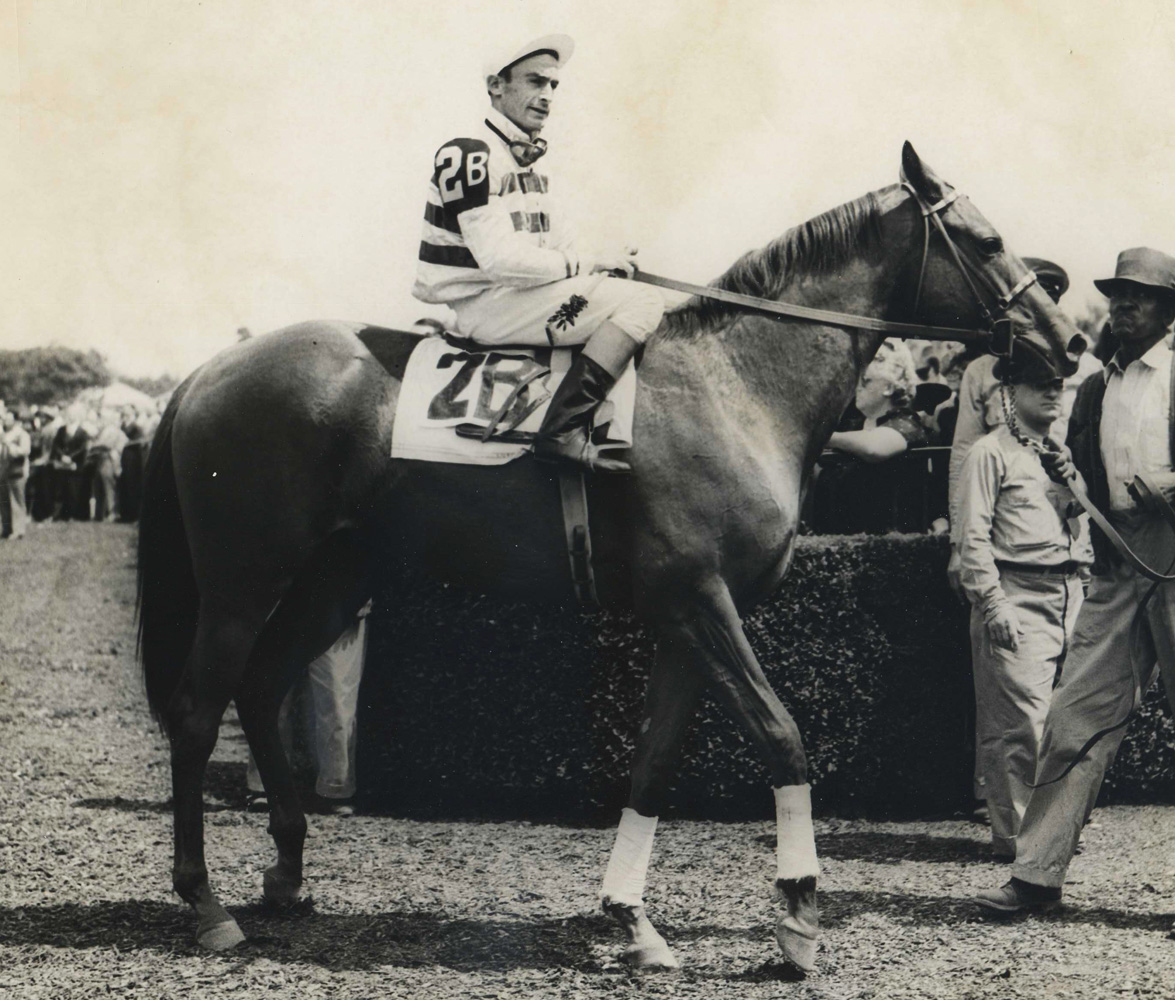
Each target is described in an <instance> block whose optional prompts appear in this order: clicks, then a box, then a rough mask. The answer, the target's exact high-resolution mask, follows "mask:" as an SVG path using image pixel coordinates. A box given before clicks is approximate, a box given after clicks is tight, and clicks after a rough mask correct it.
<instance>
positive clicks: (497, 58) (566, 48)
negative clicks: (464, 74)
mask: <svg viewBox="0 0 1175 1000" xmlns="http://www.w3.org/2000/svg"><path fill="white" fill-rule="evenodd" d="M574 51H575V41H574V39H572V37H571V36H570V35H541V36H539V37H538V38H532V39H531V40H530V41H529V42H527V43H526V44H525V45H521V46H519V45H514V44H513V43H509V44H505V45H498V46H496V47H495V48H494V50H493V51H492V52H487V53H486V58H485V62H483V63H482V75H483V76H497V75H498V74H499V73H501V72H502V70H504V69H506V68H507V67H508V66H513V65H514V64H515V63H516V62H522V60H523V59H525V58H526V57H527V56H530V55H534V54H535V53H536V52H554V53H555V58H556V59H558V60H559V65H560V66H566V65H567V63H568V61H569V60H570V59H571V54H572V53H573V52H574Z"/></svg>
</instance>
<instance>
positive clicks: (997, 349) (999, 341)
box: [901, 178, 1036, 357]
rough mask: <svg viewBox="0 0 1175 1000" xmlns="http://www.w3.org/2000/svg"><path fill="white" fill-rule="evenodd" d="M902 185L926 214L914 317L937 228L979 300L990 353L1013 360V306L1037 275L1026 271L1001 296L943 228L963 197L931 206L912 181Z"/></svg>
mask: <svg viewBox="0 0 1175 1000" xmlns="http://www.w3.org/2000/svg"><path fill="white" fill-rule="evenodd" d="M901 183H902V188H903V189H904V190H906V191H907V192H908V193H909V194H910V197H912V198H913V199H914V202H915V203H916V204H917V206H918V208H919V210H920V211H921V213H922V263H921V264H920V265H919V268H918V284H917V286H916V289H915V292H914V312H913V315H914V316H915V317H917V315H918V311H919V309H920V308H921V305H922V286H923V283H924V282H925V279H926V263H927V261H928V260H929V258H930V228H931V225H932V224H933V226H934V228H935V229H937V230H938V233H939V235H940V236H941V237H942V239H943V243H945V244H946V248H947V250H948V251H949V252H950V255H951V259H952V260H953V261H954V262H955V267H956V268H957V269H958V271H959V273H960V274H961V275H962V276H963V280H964V281H966V282H967V287H968V288H969V289H970V290H971V296H972V298H973V299H974V300H975V306H976V308H977V309H978V310H979V315H980V318H981V319H982V321H983V323H984V325H985V327H986V330H987V334H988V338H989V339H988V349H989V350H990V351H991V353H992V354H995V355H998V356H1001V357H1010V356H1011V353H1012V338H1013V332H1012V322H1011V320H1010V319H1008V316H1007V313H1008V310H1009V309H1010V308H1011V307H1012V305H1013V303H1015V301H1016V300H1017V299H1018V298H1019V297H1020V296H1021V295H1023V294H1024V293H1025V292H1026V291H1027V290H1028V289H1029V288H1031V287H1032V286H1033V285H1034V284H1036V272H1035V271H1032V270H1029V269H1025V271H1024V274H1023V276H1021V278H1020V280H1019V281H1017V282H1016V284H1014V285H1013V286H1012V287H1011V288H1010V289H1008V290H1007V291H1006V292H1001V291H999V290H998V288H995V287H992V286H993V284H994V283H993V282H992V281H991V279H990V278H989V277H988V276H987V275H986V274H985V273H984V272H983V271H981V270H979V269H978V268H975V267H974V266H973V265H972V264H970V263H969V262H968V261H967V260H966V258H964V257H963V255H962V254H961V253H959V248H958V246H957V245H956V244H955V241H954V240H952V239H951V234H950V233H948V232H947V227H946V226H945V225H944V224H943V221H942V219H941V217H940V215H941V213H942V212H944V211H946V210H947V209H948V208H949V207H950V206H951V205H953V204H954V203H955V202H956V201H958V200H959V198H960V197H961V196H960V194H959V192H958V191H952V192H951V193H950V194H948V195H946V196H945V197H943V198H941V199H940V200H939V201H936V202H935V203H934V204H933V205H931V204H928V203H927V202H926V200H925V199H924V198H923V197H922V195H921V194H919V193H918V191H917V190H916V189H915V188H914V186H913V185H912V184H910V183H909V181H907V180H905V179H904V178H903V179H902V182H901ZM977 282H979V283H983V284H985V285H987V286H988V292H989V294H990V295H991V296H992V298H993V299H994V301H995V308H996V311H995V312H994V313H993V312H992V311H991V310H990V309H989V308H988V307H987V303H986V302H984V301H983V296H982V295H981V294H980V292H979V288H978V285H977Z"/></svg>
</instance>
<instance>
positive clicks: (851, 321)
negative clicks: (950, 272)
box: [632, 178, 1036, 357]
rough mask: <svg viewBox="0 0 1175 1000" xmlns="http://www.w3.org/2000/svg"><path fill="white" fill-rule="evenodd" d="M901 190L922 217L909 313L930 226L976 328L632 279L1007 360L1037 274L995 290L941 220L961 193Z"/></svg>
mask: <svg viewBox="0 0 1175 1000" xmlns="http://www.w3.org/2000/svg"><path fill="white" fill-rule="evenodd" d="M901 186H902V188H903V189H904V190H905V191H907V192H908V193H909V194H910V196H911V197H912V198H913V199H914V202H915V204H916V205H917V206H918V209H919V211H920V212H921V213H922V223H923V235H922V262H921V264H920V265H919V268H918V284H917V287H916V291H915V296H914V309H913V314H912V315H913V316H914V317H915V319H917V316H918V312H919V310H920V309H921V305H922V289H923V285H924V282H925V278H926V266H927V261H928V260H929V257H930V230H931V226H932V225H933V226H934V228H935V229H936V230H937V231H938V233H939V234H940V235H941V236H942V238H943V242H944V243H945V244H946V247H947V250H948V251H949V252H950V255H951V259H952V260H953V261H954V263H955V267H956V268H957V269H958V271H959V273H960V274H961V275H962V276H963V280H964V281H966V283H967V287H968V288H969V289H970V291H971V296H972V298H973V299H974V300H975V305H976V308H977V309H978V311H979V316H980V319H981V321H982V324H983V325H982V326H980V327H977V328H966V327H950V326H933V325H930V324H926V323H918V322H911V323H904V322H899V321H896V320H887V319H876V318H874V317H872V316H858V315H855V314H853V313H842V312H834V311H832V310H829V309H814V308H812V307H810V306H801V305H793V304H791V303H787V302H776V301H775V300H773V299H765V298H761V297H759V296H755V295H744V294H743V293H741V292H731V291H727V290H726V289H724V288H714V287H713V286H711V285H695V284H692V283H690V282H687V281H678V280H677V279H676V278H666V277H662V276H661V275H657V274H650V273H649V272H648V271H637V272H636V273H635V274H633V276H632V277H633V279H634V280H635V281H642V282H644V283H645V284H649V285H657V286H659V287H661V288H669V289H673V290H674V291H678V292H688V293H689V294H690V295H697V296H700V297H702V298H707V299H714V300H716V301H718V302H726V303H729V304H730V305H737V306H742V307H743V308H745V309H751V310H754V311H755V312H761V313H767V314H768V315H771V316H780V317H783V318H785V319H801V320H808V321H810V322H814V323H821V324H824V325H826V326H839V327H844V328H845V329H850V330H870V331H873V332H876V333H882V334H885V335H886V336H887V337H902V338H909V337H913V338H917V339H919V340H950V341H963V342H969V341H971V342H973V341H982V342H984V343H985V344H986V345H987V348H988V350H989V351H991V353H992V354H996V355H1000V356H1004V357H1007V356H1010V355H1011V352H1012V341H1013V338H1014V337H1015V336H1016V334H1015V331H1014V330H1013V329H1012V322H1011V320H1010V319H1008V316H1007V313H1008V310H1009V309H1010V308H1011V307H1012V305H1013V304H1014V303H1015V302H1016V300H1017V299H1019V298H1020V296H1021V295H1023V294H1024V292H1025V291H1027V290H1028V289H1029V288H1031V287H1032V285H1034V284H1035V283H1036V274H1035V273H1034V272H1033V271H1030V270H1025V273H1024V275H1023V276H1022V277H1021V278H1020V280H1019V281H1017V282H1016V284H1015V285H1013V286H1012V287H1011V288H1010V289H1008V290H1006V291H1002V290H1000V289H999V288H998V286H996V285H995V282H994V281H993V280H992V279H991V278H989V277H988V276H987V275H986V274H985V273H984V272H983V271H981V270H979V269H978V268H976V267H975V266H974V265H972V264H970V263H969V262H968V261H967V260H966V258H965V257H963V255H962V254H961V253H960V252H959V248H958V246H957V245H956V244H955V241H954V240H952V239H951V235H950V233H948V232H947V228H946V226H945V225H944V224H943V221H942V219H941V217H940V216H941V214H942V213H943V212H945V211H946V209H948V208H949V207H950V206H951V205H953V204H954V203H955V202H956V201H957V200H958V199H959V198H960V197H961V195H960V194H959V193H958V192H957V191H952V192H951V193H950V194H949V195H947V196H946V197H945V198H942V199H941V200H940V201H937V202H935V203H934V204H929V203H928V202H927V201H926V200H925V199H924V198H923V197H922V196H921V195H920V194H919V193H918V191H917V190H915V188H914V187H913V185H911V184H910V183H909V182H908V181H906V180H905V179H904V178H903V179H902V182H901ZM980 285H982V286H984V287H985V288H986V289H987V291H988V295H989V297H990V299H991V300H992V302H993V303H994V306H995V309H994V311H993V310H992V309H991V308H989V307H988V304H987V302H986V301H985V299H984V296H983V294H982V293H981V292H980Z"/></svg>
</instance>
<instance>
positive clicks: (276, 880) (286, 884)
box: [262, 865, 302, 910]
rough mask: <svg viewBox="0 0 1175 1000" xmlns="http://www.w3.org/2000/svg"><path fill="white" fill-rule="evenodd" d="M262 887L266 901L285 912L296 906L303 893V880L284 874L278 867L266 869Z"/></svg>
mask: <svg viewBox="0 0 1175 1000" xmlns="http://www.w3.org/2000/svg"><path fill="white" fill-rule="evenodd" d="M262 885H263V892H264V894H265V901H266V902H267V903H269V904H270V906H276V907H278V908H279V909H283V910H284V909H289V908H290V907H291V906H293V905H295V904H296V903H297V902H298V896H299V895H300V894H301V891H302V880H301V879H292V878H290V877H289V876H288V875H285V874H283V872H282V871H281V869H280V868H279V867H278V866H277V865H273V866H272V867H270V868H266V869H265V877H264V879H263V882H262Z"/></svg>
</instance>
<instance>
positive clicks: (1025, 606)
mask: <svg viewBox="0 0 1175 1000" xmlns="http://www.w3.org/2000/svg"><path fill="white" fill-rule="evenodd" d="M1000 586H1001V587H1002V588H1003V591H1004V593H1005V594H1006V595H1007V597H1008V601H1009V603H1010V605H1011V610H1012V611H1013V612H1014V613H1015V615H1016V618H1017V619H1018V620H1019V622H1020V631H1021V633H1022V635H1021V637H1020V648H1019V649H1018V650H1017V651H1015V652H1013V651H1012V650H1009V649H1003V648H1001V647H998V646H995V645H993V644H992V641H991V636H990V635H989V634H988V631H987V626H986V625H985V624H984V621H983V614H982V613H981V612H980V611H979V610H978V609H976V608H973V609H972V610H971V662H972V673H973V674H974V677H975V744H976V770H977V771H978V772H979V774H980V775H982V778H983V787H984V794H985V796H986V798H987V807H988V812H989V814H990V816H991V842H992V847H993V848H994V849H995V852H996V853H997V854H1003V855H1008V856H1010V855H1012V854H1014V853H1015V847H1014V845H1013V841H1012V838H1013V837H1015V836H1016V833H1017V832H1018V831H1019V829H1020V820H1021V818H1022V817H1023V816H1024V809H1025V806H1027V804H1028V796H1029V791H1030V789H1029V785H1030V784H1031V782H1032V780H1033V776H1034V775H1035V774H1036V757H1037V753H1038V751H1039V750H1040V739H1041V735H1042V734H1043V732H1044V720H1045V716H1047V715H1048V710H1049V701H1050V699H1051V697H1052V693H1053V680H1054V679H1055V677H1056V673H1057V666H1058V664H1059V663H1060V661H1061V658H1062V657H1063V656H1064V655H1065V651H1066V647H1067V642H1066V638H1067V636H1069V635H1071V634H1072V632H1073V626H1074V623H1075V621H1076V619H1077V612H1078V611H1079V609H1080V608H1081V597H1082V590H1081V581H1080V579H1079V578H1078V577H1077V575H1076V574H1072V575H1070V576H1068V577H1064V576H1052V575H1047V574H1040V573H1025V572H1023V571H1018V570H1013V569H1004V570H1001V572H1000Z"/></svg>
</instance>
